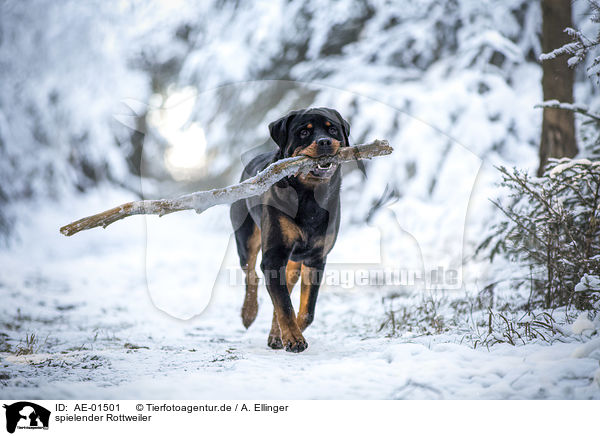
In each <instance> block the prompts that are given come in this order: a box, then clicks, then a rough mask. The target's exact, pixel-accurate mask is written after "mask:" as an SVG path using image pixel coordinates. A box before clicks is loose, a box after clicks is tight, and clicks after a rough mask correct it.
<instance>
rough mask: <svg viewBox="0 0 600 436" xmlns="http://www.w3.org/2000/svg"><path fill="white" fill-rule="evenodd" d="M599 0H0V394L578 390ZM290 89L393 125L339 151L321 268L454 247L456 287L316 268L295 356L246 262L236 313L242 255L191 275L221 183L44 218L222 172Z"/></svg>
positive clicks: (418, 266) (288, 100)
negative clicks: (100, 220)
mask: <svg viewBox="0 0 600 436" xmlns="http://www.w3.org/2000/svg"><path fill="white" fill-rule="evenodd" d="M557 4H560V6H562V7H563V8H565V9H566V10H570V12H571V19H570V20H569V19H568V17H567V16H566V15H565V14H562V12H561V13H559V14H558V15H556V14H554V16H553V18H554V19H556V21H555V22H553V23H554V24H551V25H550V24H549V23H550V21H547V20H546V16H547V12H548V9H547V8H548V7H549V6H550V5H555V6H556V5H557ZM567 6H568V7H567ZM544 8H546V9H544ZM599 22H600V8H599V7H598V2H597V1H586V0H576V1H573V2H571V1H569V0H543V1H533V0H505V1H502V2H498V1H492V0H448V1H443V2H440V1H437V0H406V1H392V0H356V1H353V0H339V1H328V0H319V1H314V2H306V1H300V0H273V1H256V2H242V1H239V0H207V1H197V2H192V1H184V0H170V1H159V0H143V1H142V0H121V1H117V0H115V1H100V0H89V1H77V0H62V1H55V0H30V1H19V0H3V1H0V263H2V265H3V266H2V268H1V269H0V291H1V292H2V295H3V299H4V301H5V304H4V307H2V308H1V317H2V319H1V320H0V321H1V323H0V358H2V360H3V365H4V366H3V368H5V369H2V370H0V385H3V386H4V388H3V391H2V392H0V396H10V397H14V398H17V397H18V398H24V397H28V396H31V393H32V392H34V393H35V395H39V396H42V397H43V396H46V397H52V398H57V397H59V396H60V395H64V396H66V397H69V398H73V397H78V396H81V397H84V398H92V397H98V396H100V397H114V396H121V397H124V396H127V397H135V395H136V393H137V394H139V395H142V396H143V395H145V396H146V397H152V396H154V397H161V398H165V397H167V396H174V397H176V396H177V395H179V396H183V397H193V396H194V395H195V393H197V392H201V393H202V395H205V396H206V397H207V398H211V397H212V398H222V397H239V396H240V395H241V396H243V395H246V396H247V397H252V398H258V397H261V396H266V397H272V398H281V397H282V396H284V395H289V396H291V397H295V398H332V397H333V398H482V397H487V398H548V397H550V398H598V392H599V391H598V389H597V387H594V386H596V385H597V383H596V382H593V380H597V382H598V383H600V371H598V357H600V355H599V354H598V350H599V349H600V342H599V339H598V332H599V331H600V315H598V312H599V309H600V306H599V304H600V303H599V302H598V300H599V298H598V295H600V276H599V275H600V256H598V255H597V253H598V250H599V249H600V243H599V238H600V224H598V223H600V220H598V216H597V214H598V212H597V211H598V210H599V207H598V206H599V204H600V195H599V194H598V193H599V192H600V173H599V172H598V168H599V166H598V165H597V161H598V160H599V156H600V146H599V144H600V143H599V142H598V138H599V136H598V131H599V129H598V121H600V116H598V115H597V114H598V113H599V112H600V99H599V98H598V95H599V89H598V76H597V70H598V65H599V62H598V58H597V57H596V58H594V56H589V57H588V56H586V53H587V50H588V49H591V48H593V47H595V46H597V43H598V35H599V33H598V23H599ZM569 23H570V24H569ZM563 26H564V27H573V29H576V30H572V31H570V32H569V33H565V32H563ZM583 35H588V36H589V37H590V38H592V39H586V38H585V37H584V36H583ZM570 41H573V44H574V45H571V46H569V47H568V48H567V49H566V50H563V51H562V52H555V53H553V54H552V51H553V50H555V49H559V48H560V47H559V46H561V45H562V44H564V43H568V42H570ZM578 44H579V45H578ZM582 44H583V47H584V48H582ZM586 44H589V47H587V48H585V46H586ZM543 53H551V54H549V55H546V56H543V55H542V54H543ZM555 55H556V56H555ZM542 58H543V59H546V60H544V61H543V62H542V61H541V60H540V59H542ZM569 59H571V60H569ZM568 65H570V66H571V67H572V68H568V67H566V66H568ZM553 68H557V69H558V70H560V71H559V72H558V73H556V74H559V75H562V76H553V75H552V74H554V73H552V74H550V75H548V71H550V70H552V69H553ZM549 77H565V78H564V79H563V78H561V79H560V80H555V81H554V82H553V83H550V82H548V80H547V79H548V78H549ZM557 84H558V85H557ZM557 87H558V89H557ZM554 91H556V92H557V93H556V95H552V94H553V92H554ZM571 94H572V95H571ZM554 99H556V100H560V102H559V101H552V102H549V103H546V104H545V106H546V107H544V108H541V107H536V105H539V104H541V103H542V102H543V101H544V100H554ZM561 104H563V107H564V108H563V109H556V107H558V106H560V105H561ZM308 106H328V107H333V108H335V109H337V110H338V111H339V112H340V113H341V114H342V115H343V116H344V118H346V119H347V120H348V121H349V123H350V125H351V132H350V133H351V134H350V139H351V142H353V143H361V142H367V141H370V140H373V139H375V138H380V139H387V140H389V142H390V143H391V145H393V146H394V148H395V152H394V153H393V154H392V155H391V156H389V157H385V158H380V159H374V160H373V161H372V162H371V161H370V162H367V163H366V174H362V173H361V172H360V171H356V170H355V168H352V166H351V165H349V166H348V168H346V169H345V173H344V179H343V180H344V182H343V187H342V227H341V232H340V238H339V240H338V242H337V244H336V247H335V248H334V251H332V253H331V255H330V257H329V259H328V265H327V267H328V269H331V270H334V271H335V270H336V268H338V267H339V268H340V269H342V267H346V270H351V271H354V270H356V269H357V268H358V266H357V265H364V264H368V263H369V262H371V263H370V264H371V265H373V264H374V263H373V262H376V261H378V260H377V259H378V256H380V255H381V257H382V258H383V263H384V264H385V262H387V264H385V265H386V266H393V267H396V268H404V269H412V270H416V271H424V272H428V271H437V270H438V269H441V270H442V271H459V273H460V274H461V278H462V280H460V281H459V283H458V284H456V283H453V285H456V286H455V287H454V288H452V291H453V292H446V291H448V290H449V288H448V289H446V288H445V287H444V286H441V287H440V288H437V289H430V288H425V287H419V286H416V287H410V286H409V287H399V286H387V287H386V286H383V287H380V288H374V289H373V288H369V287H361V286H349V287H350V288H351V289H347V288H348V287H344V286H337V285H333V286H328V285H327V286H324V287H323V292H322V293H321V296H320V297H319V298H320V303H319V313H318V315H317V319H316V321H315V324H314V325H313V326H312V327H311V330H309V333H308V335H309V336H308V340H309V342H310V343H311V348H309V349H308V351H307V352H306V353H303V356H304V355H306V356H307V357H306V358H305V362H306V366H304V365H303V366H301V367H300V366H297V365H293V367H292V366H289V365H290V364H289V363H288V361H286V360H284V359H286V357H285V356H283V355H282V356H279V355H276V354H266V353H267V351H270V350H266V343H265V342H266V341H265V337H266V331H267V328H268V325H270V322H271V321H270V320H271V318H270V316H271V312H270V302H268V296H267V294H266V291H265V290H264V289H262V290H260V291H259V294H261V304H262V305H263V306H262V307H263V308H262V311H261V312H260V313H259V318H258V320H257V323H256V324H255V325H254V326H253V328H252V329H250V330H248V331H246V330H243V328H242V326H241V323H239V322H238V320H237V318H236V317H238V316H239V307H240V306H241V302H242V295H243V294H242V292H243V290H242V288H243V286H242V284H241V282H240V283H235V284H234V286H233V287H235V289H233V290H232V289H231V288H232V284H231V283H229V284H227V285H222V284H221V285H220V286H221V287H219V286H216V287H215V289H219V291H218V292H216V294H218V295H217V297H216V298H213V299H211V298H212V297H211V295H210V289H211V288H210V287H211V286H212V284H213V283H216V282H215V280H216V279H215V277H216V275H217V272H218V270H222V271H225V270H226V267H228V264H227V263H226V261H223V263H222V259H224V258H226V256H225V251H226V249H227V237H228V236H231V226H230V225H229V222H228V218H227V216H228V214H227V210H226V208H220V209H219V208H214V209H211V210H209V211H207V212H205V213H204V214H202V215H201V216H197V215H195V214H190V215H185V213H178V214H172V215H169V216H167V217H164V218H161V219H160V223H158V222H157V221H154V220H153V219H148V220H147V221H146V226H147V235H146V234H142V233H143V231H146V227H144V226H143V225H142V224H143V223H144V222H143V221H135V218H132V219H128V220H125V221H123V222H120V223H118V224H115V225H113V226H111V227H110V228H109V229H108V230H106V231H101V230H98V229H96V230H91V231H89V232H84V234H82V235H77V236H75V237H73V238H70V239H66V238H64V237H63V236H61V235H59V233H58V228H59V227H60V226H61V225H64V224H66V223H68V222H69V221H72V220H75V219H77V218H80V217H81V216H83V214H91V213H96V212H99V211H100V210H103V209H107V208H110V207H113V206H115V205H116V204H118V203H116V202H117V201H118V202H124V201H125V200H126V199H127V200H133V199H135V198H136V197H138V198H141V197H144V198H155V197H159V196H171V195H176V194H178V193H184V192H191V191H193V190H199V189H209V188H214V187H220V186H225V185H227V184H231V183H234V182H235V181H237V179H238V177H239V174H240V171H241V168H242V163H243V162H245V161H247V160H248V159H249V158H250V157H252V156H253V155H254V154H256V153H257V152H259V151H260V150H265V149H269V148H271V147H273V146H274V144H273V143H272V141H271V140H270V139H269V136H268V129H267V125H268V124H269V122H271V121H273V120H275V119H277V118H278V117H280V116H282V115H283V114H285V113H286V112H287V111H289V110H292V109H298V108H303V107H308ZM550 107H554V109H552V108H550ZM567 109H569V110H567ZM573 111H575V112H578V114H575V115H574V114H573ZM594 114H596V115H594ZM590 121H591V122H590ZM540 146H541V149H540ZM563 156H564V157H566V159H564V160H552V159H550V160H548V159H549V158H553V157H557V158H561V157H563ZM572 157H574V158H575V159H573V160H571V159H569V158H572ZM540 158H541V161H542V165H541V166H540ZM512 167H515V168H517V169H513V170H511V169H510V168H512ZM499 168H500V171H499ZM536 171H538V173H537V174H538V175H539V176H540V177H535V175H536ZM500 183H502V185H500ZM490 199H491V200H492V201H493V202H490ZM500 209H502V211H501V210H500ZM139 219H140V220H141V218H139ZM373 229H376V231H375V232H374V231H372V230H373ZM146 236H147V238H146ZM377 238H380V240H381V244H379V241H380V240H379V239H377ZM380 245H381V246H380ZM371 252H374V253H375V254H376V256H374V257H369V255H367V253H371ZM144 256H145V257H144ZM361 256H362V257H361ZM373 259H375V260H373ZM490 260H492V262H490ZM232 262H233V263H232V265H233V266H234V267H235V269H236V270H237V271H239V268H238V265H237V260H235V259H234V260H233V261H232ZM340 265H341V266H340ZM348 265H350V266H349V267H348ZM203 280H204V281H203ZM338 285H339V284H338ZM148 290H149V291H150V298H148ZM435 290H436V291H439V292H433V291H435ZM230 291H231V292H230ZM202 292H205V294H206V295H205V294H202V295H200V294H201V293H202ZM579 296H584V297H585V298H581V299H578V298H579ZM213 297H214V296H213ZM219 298H220V299H221V300H219ZM209 301H210V302H211V304H210V305H208V308H207V304H208V302H209ZM263 303H265V304H263ZM156 308H158V309H161V310H162V311H164V312H166V313H168V314H169V315H171V317H173V318H171V317H166V316H162V315H164V314H163V313H161V312H160V310H156ZM205 309H206V310H205ZM588 310H589V311H590V313H589V314H588V312H587V311H588ZM199 313H202V316H201V317H196V318H194V316H196V315H198V314H199ZM175 318H177V319H176V320H175ZM181 319H186V320H190V321H189V322H188V323H186V324H183V323H178V321H179V320H181ZM44 337H45V338H46V340H45V341H44V340H42V338H44ZM384 339H385V340H384ZM408 342H410V344H409V343H408ZM532 342H533V344H531V346H530V343H532ZM556 342H558V343H559V345H557V346H556V347H552V351H551V352H548V353H546V354H543V352H540V353H539V354H535V353H538V348H536V347H537V346H538V345H539V344H544V345H548V344H553V343H556ZM581 342H585V344H583V345H581V347H580V348H577V347H579V344H580V343H581ZM165 344H167V345H165ZM432 344H433V345H432ZM435 344H442V345H439V348H436V345H435ZM444 344H445V345H444ZM451 344H452V345H451ZM495 344H501V345H499V347H498V348H491V347H492V346H494V345H495ZM505 344H510V345H524V347H521V348H519V347H512V348H511V349H510V351H507V348H503V345H505ZM482 346H485V347H486V349H487V350H497V351H496V355H495V356H494V358H489V357H488V355H487V354H482V353H479V354H473V348H478V347H479V348H481V347H482ZM444 347H445V348H444ZM348 350H353V351H352V352H351V353H349V351H348ZM356 350H357V351H356ZM355 351H356V352H355ZM477 351H478V352H479V350H477ZM594 352H595V353H596V354H593V353H594ZM311 353H312V354H311ZM441 353H444V354H441ZM531 356H533V357H531ZM590 356H591V357H590ZM530 357H531V358H530ZM580 358H584V359H583V360H582V359H580ZM11 359H12V360H11ZM273 359H280V360H277V362H280V363H281V367H279V366H277V365H273ZM341 362H347V363H348V365H341ZM411 364H412V365H414V366H413V367H412V368H411V367H410V366H407V365H411ZM286 365H287V366H286ZM57 367H60V368H66V369H65V370H64V371H61V370H58V369H57ZM6 368H8V369H6ZM298 368H299V369H298ZM448 368H450V369H448ZM482 368H484V369H482ZM486 368H487V369H486ZM198 369H201V371H198ZM305 369H307V370H306V371H305ZM90 370H93V372H92V371H90ZM188 371H189V372H188ZM278 371H281V372H278ZM266 372H269V374H272V375H273V377H272V381H271V382H270V383H265V382H264V374H265V373H266ZM158 373H161V374H162V373H164V374H165V375H164V377H163V378H161V377H157V374H158ZM440 373H443V374H445V375H447V377H446V378H440V377H439V374H440ZM483 373H485V377H483V376H481V375H482V374H483ZM190 374H193V375H194V377H191V375H190ZM365 374H369V377H365ZM371 374H373V376H372V377H371ZM594 374H595V375H594ZM594 377H596V379H594ZM296 378H298V380H300V379H301V380H302V383H298V384H297V385H296V384H294V386H297V389H296V390H289V389H291V387H290V385H291V384H290V383H289V380H295V379H296ZM442 379H443V380H442ZM173 380H177V383H173ZM182 380H183V382H182ZM65 381H70V382H72V383H71V384H65V383H64V382H65ZM413 382H414V383H413ZM593 383H596V385H593ZM592 385H593V386H592ZM174 386H182V388H179V390H177V388H176V387H174ZM190 386H194V387H195V388H197V390H196V391H194V390H193V389H191V388H190V389H188V388H189V387H190ZM590 386H591V387H590ZM183 387H185V390H184V388H183ZM57 393H58V394H60V395H57Z"/></svg>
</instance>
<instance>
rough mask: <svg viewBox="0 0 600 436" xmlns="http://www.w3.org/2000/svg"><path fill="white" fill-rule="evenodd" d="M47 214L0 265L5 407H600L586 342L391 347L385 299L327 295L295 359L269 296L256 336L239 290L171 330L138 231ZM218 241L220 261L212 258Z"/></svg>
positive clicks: (445, 341) (1, 255)
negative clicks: (429, 402)
mask: <svg viewBox="0 0 600 436" xmlns="http://www.w3.org/2000/svg"><path fill="white" fill-rule="evenodd" d="M94 201H95V202H94ZM106 201H107V200H106V199H103V200H102V201H100V200H89V201H88V204H85V208H87V209H85V210H87V211H90V210H95V209H94V208H97V207H98V206H99V205H100V203H104V204H106ZM90 202H91V203H90ZM110 204H112V200H111V201H110ZM81 208H84V206H83V205H82V206H80V207H78V209H77V210H78V211H79V210H81ZM52 209H53V208H46V209H45V213H44V215H43V220H42V219H40V220H39V221H36V222H31V223H21V224H20V225H21V226H29V225H31V226H33V227H31V228H28V229H26V228H25V227H23V228H22V229H21V233H22V234H23V235H24V236H23V241H22V246H21V247H20V248H13V249H12V250H10V251H4V252H0V262H1V264H2V270H1V271H0V293H1V295H2V300H3V304H2V307H1V312H0V313H1V315H0V316H1V318H0V319H1V322H2V324H1V328H0V335H2V337H1V338H0V340H1V341H2V342H0V345H1V346H2V347H1V348H0V350H1V351H2V352H1V353H0V386H2V388H1V389H0V397H1V398H4V399H9V398H31V399H36V398H45V399H58V398H94V399H96V398H102V399H108V398H206V399H222V398H266V399H268V398H271V399H275V398H286V399H304V398H306V399H313V398H319V399H326V398H340V399H403V398H407V399H422V398H431V399H438V398H445V399H460V398H471V399H479V398H482V399H484V398H485V399H518V398H561V399H569V398H579V399H584V398H596V399H600V388H599V387H598V384H597V383H596V382H595V381H594V380H593V377H594V374H595V372H596V371H597V369H598V355H595V354H592V355H591V356H589V357H587V358H581V359H575V358H572V357H571V355H572V353H573V351H574V350H575V349H576V348H577V347H578V346H579V345H580V344H579V343H567V344H563V343H555V344H554V345H552V346H548V345H539V344H531V345H527V346H520V347H512V346H509V345H495V346H494V347H492V348H491V351H488V350H486V349H485V348H483V349H480V348H478V349H475V350H474V349H472V347H470V346H468V345H466V344H463V345H461V344H460V335H456V334H454V335H450V334H446V335H437V336H422V337H417V338H414V337H413V338H411V339H409V338H407V337H401V338H386V337H385V336H384V334H383V333H378V332H377V329H378V327H379V325H380V324H381V321H382V319H383V306H382V304H381V297H382V295H383V294H384V291H381V290H377V289H372V288H371V289H366V290H356V289H354V290H344V289H326V290H325V291H324V292H323V293H322V294H321V296H320V298H319V303H318V305H317V317H316V321H315V323H314V324H313V326H311V327H310V328H309V329H308V330H307V331H306V338H307V340H308V342H309V348H308V350H307V351H306V352H304V353H302V354H299V355H296V354H290V353H286V352H283V351H274V350H271V349H269V348H268V347H267V346H266V338H267V333H268V329H269V326H270V320H271V305H270V302H269V301H267V295H266V290H265V289H264V288H262V289H261V303H262V304H261V309H260V311H259V316H258V319H257V321H256V322H255V324H254V325H253V326H252V327H251V328H250V329H249V330H248V331H246V330H245V329H244V328H243V326H242V324H241V321H240V318H239V309H240V305H241V302H242V297H243V296H242V293H243V290H242V287H241V286H237V287H234V288H231V287H223V286H220V287H219V286H217V290H216V292H215V294H214V295H213V298H212V300H211V302H210V304H209V306H208V308H207V310H206V311H204V312H203V313H202V314H201V315H200V316H198V317H195V318H193V319H191V320H188V321H182V320H179V319H175V318H173V317H171V316H169V315H167V314H165V313H164V312H162V311H160V310H158V309H157V308H156V307H155V306H154V305H153V303H152V301H151V299H150V297H149V294H148V290H147V287H146V278H145V231H144V230H145V229H144V226H143V223H144V221H143V218H139V219H138V218H133V219H130V220H127V221H126V222H123V223H122V224H116V225H115V226H113V227H111V228H110V229H108V230H106V231H101V230H94V231H90V232H86V233H87V234H82V235H81V237H75V238H69V239H67V238H64V237H62V236H60V235H59V234H58V230H57V229H58V227H59V225H60V224H64V220H65V213H64V212H63V213H62V214H61V213H58V212H53V211H52ZM73 213H74V212H72V211H71V212H69V213H68V215H69V217H71V215H72V214H73ZM84 213H85V212H84ZM75 217H78V214H77V213H75V214H74V215H73V216H72V218H75ZM67 219H68V218H67ZM222 228H223V229H225V228H226V223H224V224H223V227H222ZM26 230H28V231H26ZM201 236H202V241H204V243H205V244H208V245H205V247H204V248H205V251H208V252H209V254H212V255H213V257H218V256H216V254H215V253H219V250H224V247H225V246H226V244H227V240H228V233H227V232H226V231H225V230H223V232H222V233H218V232H213V234H212V235H208V234H204V235H201ZM221 240H222V243H223V248H219V247H216V246H214V245H212V244H217V242H212V241H221ZM168 241H169V238H165V239H164V240H163V242H164V244H165V247H164V251H163V252H164V253H165V256H171V257H172V258H173V259H175V260H176V261H181V262H185V257H186V256H189V255H190V253H189V251H186V250H189V249H188V248H185V249H183V248H182V250H181V252H177V245H176V244H175V243H174V242H172V246H168V244H169V242H168ZM198 250H201V248H198ZM188 270H190V268H188ZM182 271H184V272H182ZM182 274H183V275H182ZM191 274H192V272H191V270H190V273H189V274H188V275H187V276H185V269H182V270H181V271H178V272H177V274H174V275H173V276H172V278H173V283H174V284H175V286H185V283H186V282H190V281H193V277H191V276H190V275H191ZM296 293H297V291H296ZM156 300H160V297H157V298H156ZM164 301H167V300H166V299H165V300H164ZM173 302H174V303H175V304H176V305H185V304H186V302H185V299H179V300H178V299H176V298H175V299H174V301H173ZM165 304H166V303H165ZM190 304H193V302H190ZM182 311H184V312H185V310H184V308H182ZM27 333H35V334H36V336H37V338H40V339H39V343H37V344H35V345H34V348H36V349H35V350H34V351H36V352H35V353H33V354H28V355H21V356H15V355H14V351H15V349H17V348H18V347H19V340H22V339H24V338H25V335H26V334H27ZM46 338H47V340H46V341H45V343H44V340H45V339H46ZM38 344H39V347H40V348H39V350H37V346H38ZM7 346H10V351H7ZM21 346H22V344H21ZM596 353H597V352H596Z"/></svg>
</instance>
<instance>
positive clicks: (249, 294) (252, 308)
mask: <svg viewBox="0 0 600 436" xmlns="http://www.w3.org/2000/svg"><path fill="white" fill-rule="evenodd" d="M247 249H248V264H247V265H246V267H245V268H243V270H244V273H245V274H246V296H245V297H244V304H243V305H242V323H243V324H244V327H246V328H248V327H250V325H252V323H253V322H254V320H255V319H256V315H257V313H258V292H257V291H258V275H257V274H256V258H257V256H258V252H259V251H260V229H259V228H258V226H256V225H255V226H254V231H253V232H252V236H250V238H249V239H248V246H247Z"/></svg>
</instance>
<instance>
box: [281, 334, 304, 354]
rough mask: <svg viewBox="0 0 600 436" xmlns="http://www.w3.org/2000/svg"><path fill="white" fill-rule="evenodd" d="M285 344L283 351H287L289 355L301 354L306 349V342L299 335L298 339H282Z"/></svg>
mask: <svg viewBox="0 0 600 436" xmlns="http://www.w3.org/2000/svg"><path fill="white" fill-rule="evenodd" d="M283 342H284V343H285V351H289V352H290V353H301V352H303V351H304V350H306V349H307V348H308V342H306V339H304V337H302V335H300V337H292V338H288V339H284V340H283Z"/></svg>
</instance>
